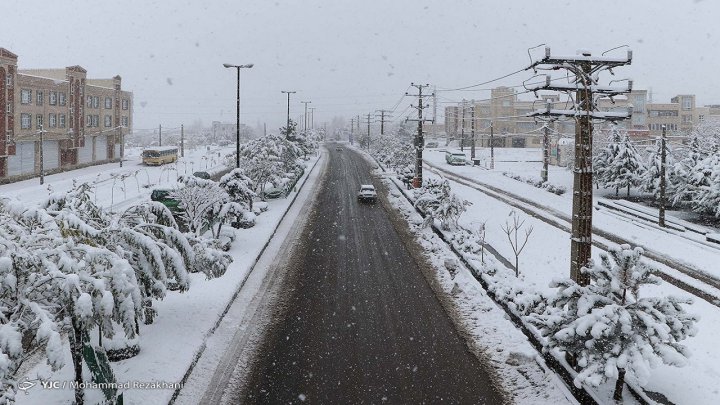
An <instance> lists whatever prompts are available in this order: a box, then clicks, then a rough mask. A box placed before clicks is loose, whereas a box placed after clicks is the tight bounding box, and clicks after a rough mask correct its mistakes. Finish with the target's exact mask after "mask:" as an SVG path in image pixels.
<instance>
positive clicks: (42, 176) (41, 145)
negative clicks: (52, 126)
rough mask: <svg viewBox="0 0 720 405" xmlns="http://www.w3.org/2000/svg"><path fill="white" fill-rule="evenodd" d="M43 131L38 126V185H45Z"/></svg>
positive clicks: (41, 127)
mask: <svg viewBox="0 0 720 405" xmlns="http://www.w3.org/2000/svg"><path fill="white" fill-rule="evenodd" d="M44 135H45V129H44V128H43V126H42V125H40V184H45V153H44V152H45V150H44V146H43V145H44V143H45V136H44Z"/></svg>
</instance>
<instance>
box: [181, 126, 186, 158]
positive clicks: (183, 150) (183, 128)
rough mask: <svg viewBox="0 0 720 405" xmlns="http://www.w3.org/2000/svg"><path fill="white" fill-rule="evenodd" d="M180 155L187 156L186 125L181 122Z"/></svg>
mask: <svg viewBox="0 0 720 405" xmlns="http://www.w3.org/2000/svg"><path fill="white" fill-rule="evenodd" d="M180 157H185V126H184V125H183V124H180Z"/></svg>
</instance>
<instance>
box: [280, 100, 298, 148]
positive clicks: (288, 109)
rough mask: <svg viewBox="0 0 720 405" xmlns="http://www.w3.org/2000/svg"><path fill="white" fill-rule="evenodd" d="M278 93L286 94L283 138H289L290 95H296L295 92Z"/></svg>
mask: <svg viewBox="0 0 720 405" xmlns="http://www.w3.org/2000/svg"><path fill="white" fill-rule="evenodd" d="M280 93H285V94H287V124H286V126H285V131H286V133H285V138H289V137H290V95H291V94H294V93H297V92H296V91H288V90H281V91H280Z"/></svg>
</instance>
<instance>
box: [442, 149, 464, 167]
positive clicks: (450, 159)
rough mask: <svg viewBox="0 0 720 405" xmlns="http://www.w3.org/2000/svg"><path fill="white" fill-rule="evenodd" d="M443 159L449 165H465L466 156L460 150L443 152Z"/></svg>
mask: <svg viewBox="0 0 720 405" xmlns="http://www.w3.org/2000/svg"><path fill="white" fill-rule="evenodd" d="M445 161H446V162H447V163H448V164H451V165H460V166H462V165H465V164H466V163H467V156H465V154H464V153H462V152H445Z"/></svg>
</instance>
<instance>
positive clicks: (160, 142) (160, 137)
mask: <svg viewBox="0 0 720 405" xmlns="http://www.w3.org/2000/svg"><path fill="white" fill-rule="evenodd" d="M158 146H162V124H160V125H159V126H158Z"/></svg>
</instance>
